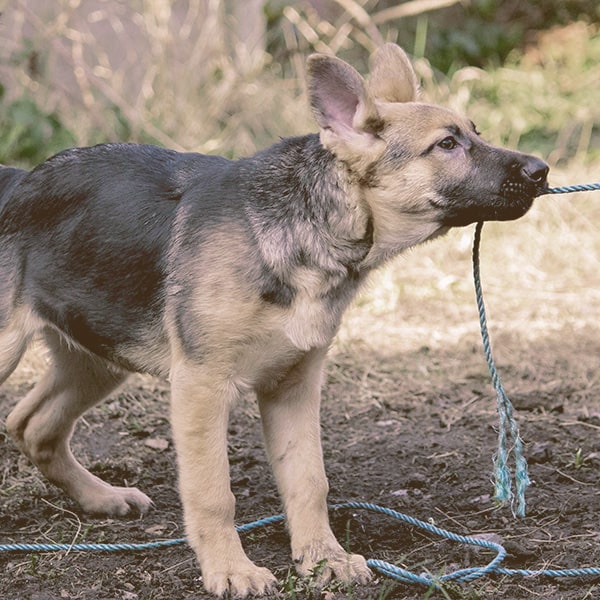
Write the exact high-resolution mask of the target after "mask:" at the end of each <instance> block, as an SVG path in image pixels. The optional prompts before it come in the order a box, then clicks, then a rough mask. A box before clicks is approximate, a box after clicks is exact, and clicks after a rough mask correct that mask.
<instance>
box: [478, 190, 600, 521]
mask: <svg viewBox="0 0 600 600" xmlns="http://www.w3.org/2000/svg"><path fill="white" fill-rule="evenodd" d="M593 190H600V183H587V184H581V185H568V186H563V187H554V188H548V189H547V190H545V191H544V192H542V194H540V195H546V194H568V193H572V192H588V191H593ZM482 228H483V222H479V223H477V225H476V227H475V236H474V239H473V282H474V284H475V295H476V298H477V310H478V313H479V326H480V330H481V339H482V342H483V352H484V355H485V359H486V362H487V365H488V369H489V372H490V376H491V378H492V385H493V387H494V389H495V390H496V403H497V408H498V419H499V427H498V450H497V452H496V456H495V458H494V498H495V499H496V500H497V501H498V502H499V503H501V504H510V507H511V510H512V511H513V514H515V515H516V516H519V517H524V516H525V510H526V502H525V492H526V490H527V487H528V486H529V485H530V483H531V482H530V479H529V474H528V470H527V460H526V459H525V457H524V456H523V441H522V439H521V436H520V434H519V426H518V425H517V422H516V419H515V417H514V409H513V406H512V403H511V401H510V400H509V398H508V396H507V395H506V391H505V390H504V386H503V385H502V382H501V381H500V375H499V374H498V371H497V369H496V365H495V362H494V358H493V355H492V349H491V344H490V337H489V334H488V328H487V317H486V312H485V304H484V301H483V291H482V288H481V277H480V271H479V246H480V241H481V230H482ZM511 455H512V459H513V463H514V472H512V471H511V467H510V458H511ZM513 480H514V484H513ZM513 488H514V492H513Z"/></svg>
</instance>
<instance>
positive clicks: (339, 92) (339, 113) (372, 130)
mask: <svg viewBox="0 0 600 600" xmlns="http://www.w3.org/2000/svg"><path fill="white" fill-rule="evenodd" d="M308 92H309V98H310V104H311V107H312V111H313V114H314V116H315V119H316V121H317V123H318V124H319V127H320V128H321V142H322V143H323V145H324V146H325V147H326V148H328V149H329V150H331V151H332V152H333V153H334V154H336V155H337V156H338V158H340V159H341V160H344V161H346V162H349V163H351V164H354V163H357V162H358V163H362V162H365V160H367V161H368V162H369V163H370V162H373V160H377V158H379V156H380V155H381V153H382V152H383V149H384V146H385V144H384V142H383V140H381V139H380V138H379V137H378V135H377V133H378V132H379V131H380V130H381V129H382V128H383V121H382V119H381V117H380V116H379V113H378V112H377V108H376V107H375V103H374V102H373V100H372V98H371V96H370V95H369V93H368V92H367V89H366V87H365V81H364V79H363V78H362V77H361V76H360V75H359V73H358V72H357V71H356V70H355V69H354V68H353V67H351V66H350V65H349V64H347V63H345V62H344V61H343V60H340V59H339V58H336V57H334V56H326V55H323V54H313V55H312V56H309V58H308Z"/></svg>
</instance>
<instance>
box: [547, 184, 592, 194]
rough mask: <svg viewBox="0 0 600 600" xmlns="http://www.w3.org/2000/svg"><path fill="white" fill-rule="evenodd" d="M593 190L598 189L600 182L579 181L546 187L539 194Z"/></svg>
mask: <svg viewBox="0 0 600 600" xmlns="http://www.w3.org/2000/svg"><path fill="white" fill-rule="evenodd" d="M594 190H600V183H581V184H577V185H564V186H561V187H553V188H548V189H547V190H546V191H545V192H542V193H541V194H540V196H545V195H546V194H571V193H572V192H592V191H594Z"/></svg>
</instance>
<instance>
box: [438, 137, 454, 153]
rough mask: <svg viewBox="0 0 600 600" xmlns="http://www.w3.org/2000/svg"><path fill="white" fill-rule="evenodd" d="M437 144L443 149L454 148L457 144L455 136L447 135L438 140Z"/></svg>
mask: <svg viewBox="0 0 600 600" xmlns="http://www.w3.org/2000/svg"><path fill="white" fill-rule="evenodd" d="M438 146H439V147H440V148H442V149H444V150H454V148H456V147H457V146H458V142H457V141H456V138H454V137H452V136H451V135H449V136H448V137H445V138H444V139H443V140H442V141H441V142H438Z"/></svg>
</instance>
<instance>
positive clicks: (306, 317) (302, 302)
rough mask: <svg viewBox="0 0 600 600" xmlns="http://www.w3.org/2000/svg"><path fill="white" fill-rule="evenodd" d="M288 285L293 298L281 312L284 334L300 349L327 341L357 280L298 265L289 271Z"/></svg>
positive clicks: (333, 332) (338, 322)
mask: <svg viewBox="0 0 600 600" xmlns="http://www.w3.org/2000/svg"><path fill="white" fill-rule="evenodd" d="M292 285H293V289H294V297H293V300H292V302H291V304H290V306H288V307H285V308H283V309H282V312H281V322H282V330H283V333H284V334H285V337H286V338H287V339H288V340H289V342H290V343H291V344H292V345H293V346H294V347H295V348H297V349H299V350H304V351H306V350H310V349H312V348H321V347H324V346H327V345H329V344H330V343H331V340H332V339H333V337H334V336H335V334H336V332H337V330H338V327H339V325H340V321H341V318H342V314H343V311H344V309H345V308H346V306H347V305H348V303H349V302H350V300H351V299H352V297H353V296H354V294H355V292H356V288H357V287H358V284H357V283H356V284H355V283H353V282H351V281H350V280H349V279H348V278H346V277H342V276H337V277H336V276H333V275H331V274H327V273H324V272H323V271H320V270H318V269H310V268H307V267H301V268H297V269H296V270H295V272H294V273H293V277H292Z"/></svg>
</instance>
